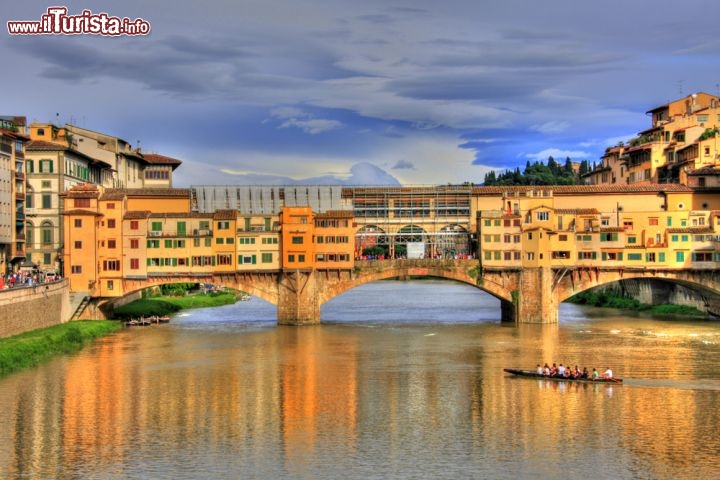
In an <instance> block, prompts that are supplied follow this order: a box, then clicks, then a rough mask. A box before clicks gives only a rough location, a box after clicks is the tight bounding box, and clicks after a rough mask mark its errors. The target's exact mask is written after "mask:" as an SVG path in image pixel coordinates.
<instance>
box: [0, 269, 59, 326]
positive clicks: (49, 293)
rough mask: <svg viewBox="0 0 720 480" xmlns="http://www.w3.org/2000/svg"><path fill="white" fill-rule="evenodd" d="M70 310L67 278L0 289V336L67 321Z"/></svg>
mask: <svg viewBox="0 0 720 480" xmlns="http://www.w3.org/2000/svg"><path fill="white" fill-rule="evenodd" d="M70 309H71V306H70V287H69V285H68V280H67V279H62V280H60V281H57V282H53V283H41V284H39V285H35V286H32V287H15V288H7V289H3V290H0V338H5V337H10V336H12V335H17V334H19V333H23V332H27V331H30V330H36V329H38V328H44V327H50V326H52V325H58V324H60V323H64V322H67V321H68V320H69V319H70V317H71V315H72V312H71V311H70Z"/></svg>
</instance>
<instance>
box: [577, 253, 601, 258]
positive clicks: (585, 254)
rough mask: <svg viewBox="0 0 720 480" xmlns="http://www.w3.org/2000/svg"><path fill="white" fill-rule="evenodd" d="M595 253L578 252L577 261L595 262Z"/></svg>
mask: <svg viewBox="0 0 720 480" xmlns="http://www.w3.org/2000/svg"><path fill="white" fill-rule="evenodd" d="M595 259H597V252H578V260H595Z"/></svg>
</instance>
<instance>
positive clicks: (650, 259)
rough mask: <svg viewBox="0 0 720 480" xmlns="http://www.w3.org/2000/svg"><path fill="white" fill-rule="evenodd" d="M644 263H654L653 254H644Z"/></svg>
mask: <svg viewBox="0 0 720 480" xmlns="http://www.w3.org/2000/svg"><path fill="white" fill-rule="evenodd" d="M645 261H646V262H648V263H655V252H649V253H646V254H645Z"/></svg>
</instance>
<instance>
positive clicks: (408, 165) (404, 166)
mask: <svg viewBox="0 0 720 480" xmlns="http://www.w3.org/2000/svg"><path fill="white" fill-rule="evenodd" d="M392 169H393V170H414V169H415V164H414V163H412V162H411V161H408V160H400V161H398V162H397V163H396V164H395V165H393V166H392Z"/></svg>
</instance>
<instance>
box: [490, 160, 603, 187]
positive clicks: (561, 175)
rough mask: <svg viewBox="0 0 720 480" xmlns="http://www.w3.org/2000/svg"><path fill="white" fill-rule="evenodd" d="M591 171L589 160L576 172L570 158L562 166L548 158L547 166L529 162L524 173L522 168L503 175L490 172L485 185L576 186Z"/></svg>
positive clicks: (584, 161)
mask: <svg viewBox="0 0 720 480" xmlns="http://www.w3.org/2000/svg"><path fill="white" fill-rule="evenodd" d="M589 171H590V167H589V165H588V162H587V160H583V161H582V162H581V163H580V167H579V169H578V170H575V168H573V162H572V160H570V158H569V157H568V158H566V159H565V163H564V164H562V165H561V164H560V163H558V162H557V161H555V159H554V158H553V157H548V161H547V165H546V164H544V163H542V162H535V163H532V164H531V163H530V162H529V161H528V162H527V164H526V165H525V170H524V171H522V172H521V171H520V167H517V168H516V169H515V170H506V171H505V172H502V173H495V171H492V172H489V173H487V174H486V175H485V183H484V185H485V186H501V185H575V184H577V183H580V181H579V179H580V177H581V176H582V175H583V174H585V173H587V172H589Z"/></svg>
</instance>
